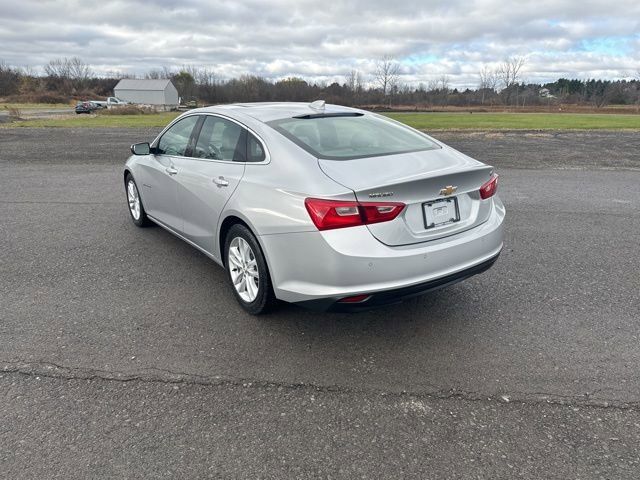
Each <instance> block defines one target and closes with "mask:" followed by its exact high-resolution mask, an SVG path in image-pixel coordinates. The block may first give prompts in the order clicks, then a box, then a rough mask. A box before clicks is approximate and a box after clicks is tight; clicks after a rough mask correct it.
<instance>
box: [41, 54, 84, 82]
mask: <svg viewBox="0 0 640 480" xmlns="http://www.w3.org/2000/svg"><path fill="white" fill-rule="evenodd" d="M44 72H45V74H46V75H47V76H48V77H51V78H52V79H54V80H57V81H58V82H59V83H60V84H61V85H62V86H63V88H65V89H69V88H73V89H75V90H79V89H81V88H83V87H84V86H85V85H86V82H87V80H89V78H90V77H91V76H92V74H93V73H92V71H91V67H90V66H89V65H88V64H86V63H85V62H84V61H83V60H82V59H81V58H78V57H73V58H66V57H65V58H56V59H55V60H51V61H50V62H49V63H48V64H46V65H45V66H44Z"/></svg>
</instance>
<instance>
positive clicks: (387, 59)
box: [375, 55, 400, 96]
mask: <svg viewBox="0 0 640 480" xmlns="http://www.w3.org/2000/svg"><path fill="white" fill-rule="evenodd" d="M399 72H400V64H398V62H396V61H395V60H394V59H393V57H391V56H389V55H385V56H384V57H382V58H381V59H380V60H378V63H377V64H376V71H375V80H376V83H377V84H378V85H379V86H380V88H381V89H382V94H383V95H384V96H387V94H388V93H389V92H390V90H391V88H392V87H393V86H394V85H395V84H396V83H397V82H398V74H399Z"/></svg>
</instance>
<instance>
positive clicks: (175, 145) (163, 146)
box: [157, 115, 198, 157]
mask: <svg viewBox="0 0 640 480" xmlns="http://www.w3.org/2000/svg"><path fill="white" fill-rule="evenodd" d="M197 122H198V117H197V116H195V115H193V116H190V117H186V118H183V119H182V120H179V121H178V122H176V123H174V124H173V125H172V126H171V128H169V130H167V131H166V132H164V135H162V137H161V138H160V141H159V142H158V147H157V151H158V153H159V154H160V155H176V156H180V157H183V156H184V155H185V153H186V151H187V147H188V146H189V139H190V138H191V132H193V127H195V125H196V123H197Z"/></svg>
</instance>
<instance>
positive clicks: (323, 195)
mask: <svg viewBox="0 0 640 480" xmlns="http://www.w3.org/2000/svg"><path fill="white" fill-rule="evenodd" d="M131 150H132V153H133V155H132V156H131V157H130V158H129V160H128V161H127V162H126V165H125V169H124V184H125V189H126V193H127V200H128V206H129V212H130V214H131V218H132V220H133V223H135V224H136V225H137V226H140V227H144V226H147V225H150V224H151V223H152V222H153V223H155V224H158V225H160V226H161V227H163V228H165V229H167V230H168V231H170V232H171V233H173V234H174V235H176V236H178V237H180V238H181V239H183V240H184V241H186V242H187V243H189V244H190V245H192V246H194V247H195V248H197V249H198V250H200V251H202V252H203V253H204V254H205V255H207V256H208V257H210V258H211V259H212V260H214V261H215V262H216V263H218V264H220V265H221V266H223V267H224V268H225V269H226V272H227V274H228V277H229V281H230V284H231V285H232V286H233V293H234V294H235V296H236V298H237V300H238V302H239V303H240V305H241V306H242V307H243V308H244V309H245V310H246V311H248V312H250V313H252V314H260V313H263V312H265V311H267V310H268V309H270V308H271V307H273V306H274V305H275V304H276V303H277V300H278V299H279V300H284V301H287V302H294V303H297V304H299V305H302V306H306V307H309V308H314V309H320V310H349V311H353V310H356V311H357V310H363V309H368V308H371V307H375V306H378V305H383V304H389V303H394V302H398V301H400V300H402V299H404V298H407V297H412V296H415V295H418V294H421V293H424V292H427V291H430V290H434V289H437V288H441V287H444V286H447V285H450V284H453V283H455V282H458V281H460V280H463V279H465V278H468V277H470V276H471V275H474V274H477V273H480V272H482V271H484V270H486V269H487V268H489V267H490V266H491V265H492V264H493V262H494V261H495V260H496V258H497V257H498V255H499V254H500V251H501V249H502V244H503V219H504V215H505V209H504V206H503V205H502V202H501V201H500V199H499V198H498V196H497V195H496V190H497V187H498V176H497V175H496V173H495V172H494V169H493V167H491V166H488V165H485V164H483V163H481V162H478V161H476V160H474V159H472V158H470V157H468V156H466V155H464V154H462V153H460V152H458V151H456V150H454V149H452V148H450V147H448V146H446V145H444V144H443V143H441V142H439V141H437V140H435V139H433V138H431V137H429V136H428V135H426V134H424V133H422V132H419V131H417V130H414V129H412V128H409V127H407V126H405V125H403V124H401V123H398V122H395V121H393V120H390V119H389V118H386V117H383V116H380V115H377V114H374V113H370V112H366V111H362V110H357V109H353V108H347V107H341V106H336V105H325V104H324V102H322V101H318V102H313V103H311V104H306V103H254V104H235V105H223V106H217V107H207V108H201V109H197V110H191V111H189V112H187V113H185V114H183V115H181V116H180V117H178V118H177V119H176V120H174V121H173V122H171V123H170V124H169V125H168V126H167V127H166V128H165V129H164V130H163V131H162V132H161V133H160V135H158V137H157V138H156V139H155V140H154V141H153V142H151V143H150V144H149V143H138V144H135V145H132V147H131Z"/></svg>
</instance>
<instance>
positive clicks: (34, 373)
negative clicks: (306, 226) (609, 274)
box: [0, 361, 640, 411]
mask: <svg viewBox="0 0 640 480" xmlns="http://www.w3.org/2000/svg"><path fill="white" fill-rule="evenodd" d="M5 374H16V375H20V376H27V377H45V378H52V379H60V380H103V381H111V382H123V383H127V382H141V383H164V384H183V385H199V386H211V387H224V386H231V387H243V388H263V389H264V388H284V389H288V390H304V389H309V390H313V391H316V392H325V393H345V394H358V393H368V394H378V395H381V396H386V397H394V396H395V397H413V398H424V399H434V400H446V399H458V400H464V401H471V402H488V403H501V404H509V403H514V404H549V405H559V406H567V407H591V408H614V409H619V410H637V411H640V401H638V400H634V401H619V400H609V399H601V398H595V397H594V396H595V394H596V393H599V392H600V391H602V390H603V389H598V390H596V391H595V392H593V393H585V394H584V395H560V394H554V393H544V392H510V393H507V392H498V393H489V394H482V393H479V392H471V391H464V390H461V389H457V388H455V387H454V388H449V389H447V388H438V387H435V386H432V387H433V390H431V391H407V390H402V391H384V390H380V389H375V388H368V389H367V388H350V387H345V386H341V385H317V384H313V383H302V382H301V383H285V382H269V381H265V380H258V379H247V378H239V377H232V376H226V375H200V374H192V373H184V372H173V371H171V370H167V369H162V368H156V367H149V368H144V369H142V371H138V372H131V373H127V372H119V371H108V370H100V369H95V368H84V367H65V366H63V365H58V364H56V363H53V362H49V361H37V362H22V361H13V362H6V361H0V378H3V377H4V375H5Z"/></svg>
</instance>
